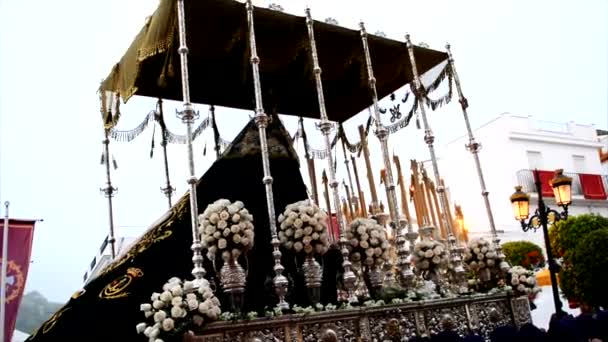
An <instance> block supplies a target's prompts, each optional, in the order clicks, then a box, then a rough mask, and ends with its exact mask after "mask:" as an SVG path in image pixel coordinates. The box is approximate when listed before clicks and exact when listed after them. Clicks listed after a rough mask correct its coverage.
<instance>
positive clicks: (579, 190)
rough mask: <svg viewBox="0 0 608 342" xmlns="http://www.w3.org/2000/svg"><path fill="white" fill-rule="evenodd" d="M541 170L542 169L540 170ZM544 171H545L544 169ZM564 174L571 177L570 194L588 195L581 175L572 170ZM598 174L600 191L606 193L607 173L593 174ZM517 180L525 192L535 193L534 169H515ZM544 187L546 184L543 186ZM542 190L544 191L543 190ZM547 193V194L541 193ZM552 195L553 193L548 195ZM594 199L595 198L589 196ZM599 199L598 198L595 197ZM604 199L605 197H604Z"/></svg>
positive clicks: (574, 195)
mask: <svg viewBox="0 0 608 342" xmlns="http://www.w3.org/2000/svg"><path fill="white" fill-rule="evenodd" d="M541 172H543V171H541ZM545 172H546V171H545ZM564 175H566V176H568V177H572V190H571V191H572V196H573V197H585V198H587V197H588V196H589V193H588V191H587V193H585V191H584V190H585V189H583V184H581V177H580V174H579V173H573V172H564ZM593 176H599V177H600V178H601V187H602V189H601V191H602V192H603V193H604V194H606V192H607V191H608V175H597V174H596V175H593ZM517 182H518V184H519V185H521V186H522V188H523V189H522V191H524V192H527V193H529V194H535V193H536V185H535V184H534V171H533V170H519V171H517ZM545 188H546V186H545ZM543 192H544V191H543ZM543 195H548V194H543ZM550 196H551V197H553V194H551V195H550ZM589 199H596V198H589ZM597 199H600V198H597ZM604 199H605V198H604Z"/></svg>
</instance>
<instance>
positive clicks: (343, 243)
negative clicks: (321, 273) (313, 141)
mask: <svg viewBox="0 0 608 342" xmlns="http://www.w3.org/2000/svg"><path fill="white" fill-rule="evenodd" d="M306 26H307V27H308V38H309V42H310V50H311V54H312V61H313V68H314V69H313V72H314V75H315V83H316V86H317V98H318V100H319V112H320V114H321V123H320V124H319V129H320V130H321V133H322V134H323V138H324V140H325V151H326V154H327V164H328V165H327V166H328V168H329V186H330V187H331V190H332V196H333V200H334V207H335V208H336V218H337V221H338V230H339V232H340V249H341V253H342V258H343V262H342V266H343V267H344V279H343V281H344V287H345V288H346V291H347V292H348V301H349V302H350V303H356V302H357V297H356V296H355V295H354V292H353V289H354V287H355V282H356V280H357V278H356V276H355V273H354V272H353V271H352V269H351V266H352V264H351V262H350V259H349V252H348V248H347V244H348V241H347V240H346V232H345V230H346V223H345V222H344V217H343V216H342V211H341V210H340V194H339V192H338V181H337V180H336V169H335V168H334V157H333V154H332V153H331V139H330V137H329V134H330V132H331V128H332V124H331V122H329V119H328V118H327V110H326V108H325V96H324V93H323V82H322V81H321V67H320V66H319V57H318V55H317V43H316V41H315V33H314V28H313V20H312V17H311V15H310V9H309V8H306Z"/></svg>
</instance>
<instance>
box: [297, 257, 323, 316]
mask: <svg viewBox="0 0 608 342" xmlns="http://www.w3.org/2000/svg"><path fill="white" fill-rule="evenodd" d="M302 271H303V272H304V282H305V284H306V288H307V289H308V297H309V299H310V301H311V302H312V304H313V305H314V304H317V303H319V302H320V301H321V283H322V282H323V269H322V268H321V265H319V263H318V262H317V260H315V257H314V256H313V255H312V253H311V254H307V255H306V259H304V264H303V265H302Z"/></svg>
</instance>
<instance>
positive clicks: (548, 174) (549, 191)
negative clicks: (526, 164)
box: [538, 170, 555, 198]
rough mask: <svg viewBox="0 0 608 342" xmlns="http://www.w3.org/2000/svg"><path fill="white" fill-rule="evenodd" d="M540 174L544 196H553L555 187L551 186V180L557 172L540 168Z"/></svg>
mask: <svg viewBox="0 0 608 342" xmlns="http://www.w3.org/2000/svg"><path fill="white" fill-rule="evenodd" d="M538 176H539V178H540V185H541V190H542V194H543V196H544V197H551V198H553V187H552V186H551V180H552V179H553V177H554V176H555V172H553V171H541V170H538Z"/></svg>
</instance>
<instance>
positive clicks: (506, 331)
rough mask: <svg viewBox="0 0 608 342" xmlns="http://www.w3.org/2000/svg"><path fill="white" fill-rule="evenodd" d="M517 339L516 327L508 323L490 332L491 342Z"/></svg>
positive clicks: (510, 341)
mask: <svg viewBox="0 0 608 342" xmlns="http://www.w3.org/2000/svg"><path fill="white" fill-rule="evenodd" d="M516 340H517V329H515V327H513V326H510V325H505V326H502V327H498V328H496V329H494V331H492V332H491V333H490V341H492V342H513V341H516Z"/></svg>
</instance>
